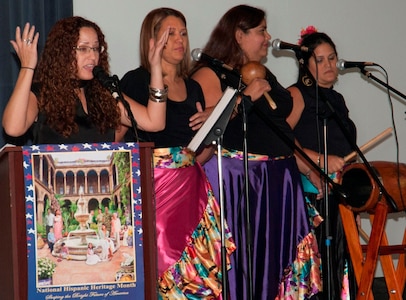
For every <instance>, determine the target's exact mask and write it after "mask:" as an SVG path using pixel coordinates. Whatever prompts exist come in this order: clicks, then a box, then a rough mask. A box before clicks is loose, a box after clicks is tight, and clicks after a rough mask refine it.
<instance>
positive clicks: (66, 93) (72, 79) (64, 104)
mask: <svg viewBox="0 0 406 300" xmlns="http://www.w3.org/2000/svg"><path fill="white" fill-rule="evenodd" d="M83 27H90V28H93V29H94V30H95V31H96V33H97V37H98V40H99V45H100V46H103V47H104V49H105V50H104V51H103V52H102V53H101V54H100V57H99V65H100V66H102V67H103V69H104V70H106V72H109V63H108V52H107V44H106V41H105V39H104V34H103V33H102V31H101V29H100V27H99V26H98V25H97V24H95V23H93V22H91V21H89V20H86V19H84V18H82V17H69V18H65V19H61V20H59V21H58V22H57V23H56V24H55V25H54V26H53V27H52V29H51V31H50V32H49V34H48V37H47V40H46V42H45V47H44V50H43V53H42V55H41V58H40V60H39V62H38V66H37V69H36V72H35V77H34V80H33V82H34V84H37V85H38V87H39V93H38V107H39V111H40V112H44V113H45V115H46V117H47V124H48V125H49V126H50V127H51V128H53V129H54V130H56V131H57V132H59V133H60V134H62V135H63V136H65V137H69V136H70V135H71V134H72V133H75V132H77V131H78V125H77V124H76V123H75V121H74V118H75V113H76V103H77V101H78V97H77V95H76V93H75V90H77V89H79V88H80V87H81V84H82V83H81V81H80V80H79V79H78V78H77V62H76V52H75V50H74V49H73V47H74V46H76V44H77V42H78V40H79V32H80V29H81V28H83ZM85 91H86V101H87V108H88V114H89V116H90V118H91V119H92V121H93V122H94V123H95V125H96V126H97V127H98V128H99V129H100V131H101V132H102V133H104V132H106V130H107V129H109V128H117V126H118V125H119V123H120V110H119V108H118V106H117V103H116V101H115V100H114V99H113V97H112V96H111V94H110V93H109V92H108V91H107V90H106V89H105V88H103V87H102V86H101V84H100V83H99V82H98V81H97V80H96V79H94V78H93V79H92V80H90V81H88V82H86V84H85Z"/></svg>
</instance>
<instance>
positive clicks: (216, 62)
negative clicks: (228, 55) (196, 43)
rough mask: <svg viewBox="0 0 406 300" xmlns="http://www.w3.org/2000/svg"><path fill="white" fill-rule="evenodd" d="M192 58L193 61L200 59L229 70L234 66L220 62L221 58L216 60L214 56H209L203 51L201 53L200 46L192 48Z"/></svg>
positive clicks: (232, 69)
mask: <svg viewBox="0 0 406 300" xmlns="http://www.w3.org/2000/svg"><path fill="white" fill-rule="evenodd" d="M192 59H193V60H194V61H200V60H202V59H203V60H205V61H207V62H209V63H211V64H213V65H214V66H218V67H222V68H224V69H227V70H229V71H234V68H233V67H231V66H229V65H227V64H225V63H224V62H222V61H221V60H218V59H216V58H214V57H211V56H209V55H207V54H205V53H203V50H202V49H200V48H196V49H193V50H192Z"/></svg>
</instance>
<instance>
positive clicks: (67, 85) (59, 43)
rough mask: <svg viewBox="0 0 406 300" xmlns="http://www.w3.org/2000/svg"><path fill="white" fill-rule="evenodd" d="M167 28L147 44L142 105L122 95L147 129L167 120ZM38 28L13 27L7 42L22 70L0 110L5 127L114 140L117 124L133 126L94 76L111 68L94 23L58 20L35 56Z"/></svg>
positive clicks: (41, 140)
mask: <svg viewBox="0 0 406 300" xmlns="http://www.w3.org/2000/svg"><path fill="white" fill-rule="evenodd" d="M168 35H169V30H165V32H164V33H163V34H162V35H161V36H160V39H159V40H151V42H150V44H149V48H148V49H147V50H146V51H147V53H148V54H147V55H148V58H149V60H150V61H149V63H150V64H151V65H152V66H153V68H151V71H152V72H151V88H153V89H154V91H155V92H154V93H152V94H151V95H150V97H149V98H150V101H147V102H148V103H147V104H146V105H145V106H144V105H140V104H139V103H137V102H135V101H134V100H132V99H130V98H129V97H127V96H125V95H124V98H125V99H126V100H127V102H128V103H129V105H130V107H131V111H132V113H133V115H134V118H135V119H136V121H137V122H138V125H139V126H140V127H142V128H144V129H147V130H149V131H157V130H162V129H163V128H164V126H165V111H166V104H165V103H162V102H161V101H157V95H160V93H163V92H164V91H165V90H164V84H163V81H162V70H161V65H160V60H161V55H162V50H163V47H164V45H165V43H166V41H167V39H168ZM38 38H39V33H38V32H35V26H32V25H30V24H29V23H27V24H26V25H25V26H24V28H23V29H22V30H21V28H20V27H17V29H16V36H15V40H12V41H11V44H12V46H13V48H14V50H15V52H16V54H17V56H18V58H19V59H20V64H21V68H20V73H19V76H18V78H17V82H16V85H15V87H14V90H13V92H12V94H11V97H10V99H9V101H8V103H7V106H6V108H5V110H4V115H3V121H2V122H3V127H4V130H5V132H6V133H7V134H8V135H10V136H12V137H18V136H21V135H23V134H25V133H26V132H27V131H28V130H32V134H33V143H34V144H55V143H82V142H89V143H91V142H113V141H115V134H116V131H119V130H120V127H121V126H120V125H127V126H131V124H132V123H131V120H130V119H129V118H128V116H127V111H126V110H125V108H124V106H123V104H122V102H117V101H116V100H115V99H114V98H113V96H112V95H111V94H110V92H109V91H108V90H107V89H105V88H104V87H103V86H102V85H101V83H100V82H99V81H98V80H96V79H95V78H94V76H93V68H94V67H95V66H101V67H102V68H103V69H104V70H105V71H106V72H108V71H109V64H108V52H107V43H106V41H105V39H104V34H103V33H102V31H101V30H100V28H99V26H98V25H96V24H95V23H93V22H91V21H89V20H86V19H84V18H81V17H69V18H66V19H62V20H60V21H58V22H57V23H56V24H55V25H54V26H53V28H52V29H51V31H50V33H49V35H48V37H47V40H46V43H45V48H44V51H43V53H42V55H41V58H40V59H39V62H38V64H37V61H38V53H37V44H38Z"/></svg>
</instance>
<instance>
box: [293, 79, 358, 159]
mask: <svg viewBox="0 0 406 300" xmlns="http://www.w3.org/2000/svg"><path fill="white" fill-rule="evenodd" d="M301 78H303V77H301ZM306 84H307V85H306ZM293 86H295V87H297V88H298V89H299V91H300V92H301V93H302V95H303V100H304V105H305V107H304V110H303V112H302V115H301V117H300V120H299V122H298V123H297V125H296V127H295V129H294V133H295V137H296V138H297V140H298V141H299V142H300V144H301V145H302V146H303V147H304V148H308V149H311V150H313V151H316V152H319V151H323V149H324V141H323V123H324V119H325V118H327V119H326V120H327V122H326V124H327V151H328V153H329V154H331V155H337V156H340V157H344V156H346V155H347V154H349V153H351V152H352V151H353V150H354V149H352V146H351V143H350V142H349V141H348V140H347V138H346V137H345V134H344V132H343V131H342V130H341V128H340V126H339V124H338V123H337V121H336V120H335V118H334V116H333V114H332V111H331V109H330V107H329V106H328V105H327V104H326V101H325V100H323V99H327V100H328V103H330V105H331V106H332V108H333V109H334V111H335V113H336V114H337V116H338V118H339V119H340V120H341V121H342V123H343V125H344V127H345V130H346V131H347V132H348V136H349V138H350V141H352V143H354V144H355V142H356V127H355V125H354V123H353V121H352V120H351V119H350V118H349V115H348V108H347V106H346V104H345V101H344V97H343V96H342V95H341V94H339V93H338V92H336V91H335V90H334V89H333V88H322V87H319V99H320V100H319V101H316V90H315V85H314V84H312V83H309V81H306V78H304V80H299V81H298V82H297V83H296V84H294V85H293Z"/></svg>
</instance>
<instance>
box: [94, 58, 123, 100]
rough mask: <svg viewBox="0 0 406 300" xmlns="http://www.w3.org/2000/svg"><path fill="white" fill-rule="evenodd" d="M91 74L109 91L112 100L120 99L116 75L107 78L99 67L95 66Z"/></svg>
mask: <svg viewBox="0 0 406 300" xmlns="http://www.w3.org/2000/svg"><path fill="white" fill-rule="evenodd" d="M92 73H93V76H94V77H95V78H96V79H97V80H98V81H99V82H100V83H101V85H102V86H103V87H105V88H106V89H108V90H109V92H110V93H111V95H112V96H113V98H114V99H116V100H117V99H119V98H120V93H119V87H118V82H119V80H118V77H117V75H113V76H109V75H108V74H107V73H106V72H105V71H104V69H103V67H101V66H95V67H94V68H93V70H92Z"/></svg>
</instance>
